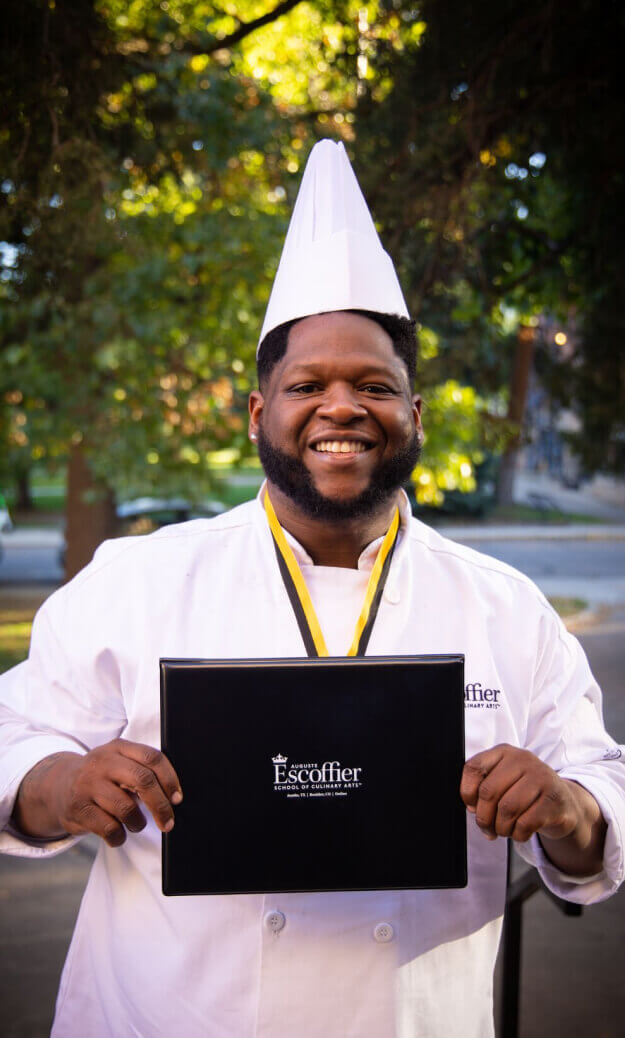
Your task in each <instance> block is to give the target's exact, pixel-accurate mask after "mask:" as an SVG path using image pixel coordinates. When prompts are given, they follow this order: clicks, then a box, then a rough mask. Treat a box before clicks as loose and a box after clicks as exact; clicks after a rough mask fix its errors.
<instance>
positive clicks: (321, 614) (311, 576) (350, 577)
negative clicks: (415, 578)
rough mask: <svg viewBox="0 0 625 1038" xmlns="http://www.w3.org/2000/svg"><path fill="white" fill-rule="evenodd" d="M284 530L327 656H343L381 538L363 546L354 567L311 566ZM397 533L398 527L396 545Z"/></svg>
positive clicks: (351, 636)
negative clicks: (309, 599) (313, 609)
mask: <svg viewBox="0 0 625 1038" xmlns="http://www.w3.org/2000/svg"><path fill="white" fill-rule="evenodd" d="M283 529H284V528H283ZM284 533H285V536H286V538H287V540H288V542H289V544H290V545H291V548H292V549H293V554H294V555H295V558H296V559H297V561H298V564H299V567H300V569H301V571H302V576H303V578H304V580H305V581H306V586H307V588H308V592H309V594H310V597H311V599H312V604H313V606H314V608H315V612H316V614H317V619H318V620H319V623H320V625H321V630H322V632H323V637H324V639H325V643H326V646H327V649H328V652H329V654H330V656H346V655H347V650H348V649H349V647H350V645H351V644H352V640H353V638H354V631H355V629H356V621H357V620H358V617H359V616H360V610H361V609H362V604H363V602H364V600H365V593H366V591H367V584H368V583H369V577H370V576H371V570H372V569H373V565H374V563H375V560H376V558H377V554H378V551H379V550H380V546H381V544H382V541H383V540H384V538H383V537H377V538H376V540H375V541H372V542H371V544H368V545H367V547H366V548H365V549H364V551H363V552H362V553H361V555H360V558H359V559H358V569H345V568H344V567H339V566H315V565H314V563H313V561H312V559H311V558H310V555H309V554H308V552H307V551H306V550H305V548H303V547H302V545H301V544H300V543H299V542H298V541H296V540H295V538H294V537H292V536H291V534H289V533H288V531H287V530H284ZM401 533H402V531H401V527H400V531H399V535H398V541H397V545H398V546H399V542H400V539H401Z"/></svg>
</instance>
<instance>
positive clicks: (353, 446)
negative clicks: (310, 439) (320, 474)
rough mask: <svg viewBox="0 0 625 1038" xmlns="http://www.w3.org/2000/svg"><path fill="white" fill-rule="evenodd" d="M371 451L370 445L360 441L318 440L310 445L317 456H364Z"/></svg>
mask: <svg viewBox="0 0 625 1038" xmlns="http://www.w3.org/2000/svg"><path fill="white" fill-rule="evenodd" d="M370 449H371V444H366V443H363V442H362V440H320V441H319V442H318V443H314V444H312V450H314V451H317V453H318V454H364V452H365V451H368V450H370Z"/></svg>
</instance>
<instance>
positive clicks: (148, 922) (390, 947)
mask: <svg viewBox="0 0 625 1038" xmlns="http://www.w3.org/2000/svg"><path fill="white" fill-rule="evenodd" d="M291 543H292V545H294V547H295V550H296V552H297V554H298V558H299V561H300V563H301V565H302V567H303V571H304V573H305V574H306V575H307V577H308V579H309V582H310V587H311V592H312V597H313V601H314V602H315V605H316V607H317V610H318V613H319V615H320V620H321V623H322V625H324V624H325V634H326V637H328V638H329V640H330V643H331V646H332V650H331V651H342V652H345V651H346V646H347V644H348V643H349V641H350V640H351V633H352V632H351V627H352V623H351V617H350V615H349V614H350V613H351V614H354V616H355V614H356V613H357V612H358V608H359V605H360V600H361V594H362V588H363V587H364V584H363V581H364V582H366V577H367V571H368V570H369V569H370V567H371V559H372V557H373V556H374V555H375V547H376V545H372V546H369V549H367V550H365V552H364V553H363V556H361V559H360V564H359V571H357V572H354V573H348V574H347V576H345V574H344V575H343V578H342V577H341V573H340V572H339V571H332V573H333V575H334V580H333V581H332V580H331V581H330V582H328V574H327V573H323V572H322V571H319V573H317V574H314V573H312V566H311V560H310V559H309V558H308V557H307V556H306V553H305V552H304V551H303V549H302V548H301V547H300V546H299V545H297V544H296V543H295V542H293V540H292V539H291ZM341 580H343V583H342V584H341V586H340V590H339V594H338V595H337V596H336V598H337V601H340V599H341V596H342V597H343V601H344V606H343V607H340V608H339V611H338V612H337V607H336V603H335V601H334V597H333V595H332V594H331V593H330V592H331V590H332V585H335V586H337V587H338V585H339V583H340V582H341ZM342 616H345V617H346V619H344V620H343V621H341V617H342ZM341 622H342V626H343V630H340V627H341ZM337 640H338V643H337ZM341 646H344V648H342V649H341ZM368 653H369V655H386V654H402V653H406V654H408V653H464V654H465V656H466V683H467V685H466V695H465V700H466V707H467V709H466V725H467V730H466V746H467V756H470V755H472V754H474V753H476V752H478V751H479V750H481V749H485V748H487V747H490V746H493V745H495V744H496V743H500V742H508V743H511V744H513V745H518V746H524V747H526V748H528V749H529V750H531V751H533V752H534V753H536V754H537V755H538V756H539V757H541V758H542V759H543V760H545V761H546V762H547V763H548V764H550V765H551V766H552V767H554V768H556V769H557V770H558V771H559V772H560V773H561V774H562V775H563V776H565V777H567V778H572V779H576V780H577V781H579V782H581V783H582V784H583V785H585V786H586V787H587V788H588V789H589V790H590V791H591V792H592V793H593V795H594V796H595V798H596V799H597V801H598V802H599V804H600V806H601V809H602V811H603V814H604V816H605V817H606V820H607V822H608V836H607V842H606V852H605V867H604V870H603V872H602V873H601V874H600V875H598V876H597V877H593V878H591V879H590V880H589V881H587V882H581V883H580V882H576V881H572V880H568V879H567V878H566V877H564V876H562V875H561V874H560V873H559V872H558V871H557V870H556V869H555V868H553V867H552V866H550V865H549V864H548V863H547V862H546V860H545V859H544V857H543V856H542V855H541V853H540V848H539V845H538V841H536V840H535V841H533V842H532V843H530V844H528V845H525V847H524V848H523V855H524V857H526V858H527V860H529V861H531V862H534V863H537V864H538V865H539V867H540V868H541V872H542V875H543V878H544V879H545V881H546V882H547V884H548V885H549V886H550V887H551V888H552V889H553V890H555V891H556V892H557V893H559V894H560V895H561V896H565V897H568V898H569V899H571V900H574V901H578V902H581V903H584V904H586V903H590V902H592V901H598V900H601V899H603V898H605V897H607V896H608V895H609V894H610V893H612V892H613V891H614V890H615V889H616V888H617V886H618V885H619V883H620V882H621V880H622V878H623V871H624V866H623V833H624V832H625V768H624V767H623V763H622V757H621V756H620V752H621V751H620V749H619V747H618V746H617V745H616V744H615V743H614V741H613V740H612V739H611V738H610V737H609V736H608V735H607V734H606V732H605V730H604V728H603V723H602V720H601V712H600V696H599V692H598V689H597V687H596V684H595V682H594V680H593V678H592V675H591V673H590V671H589V668H588V664H587V662H586V659H585V656H584V654H583V652H582V650H581V648H580V646H579V645H578V643H577V642H576V641H575V639H573V638H572V637H571V636H570V635H568V634H567V632H566V631H565V629H564V628H563V626H562V624H561V622H560V621H559V619H558V617H557V616H556V614H555V613H554V611H553V610H552V609H551V607H550V606H549V604H548V603H547V602H546V600H545V599H544V598H543V596H542V595H541V593H540V592H539V591H538V590H537V588H536V587H535V586H534V585H533V584H532V583H531V582H530V581H529V580H528V579H527V578H525V577H524V576H522V575H521V574H520V573H518V572H516V571H515V570H513V569H511V568H510V567H508V566H506V565H504V564H502V563H500V562H497V561H496V560H494V559H490V558H488V557H486V556H483V555H480V554H478V553H476V552H474V551H472V550H470V549H468V548H465V547H462V546H460V545H457V544H454V543H452V542H450V541H447V540H446V539H445V538H443V537H441V536H440V535H439V534H437V533H436V532H435V531H433V530H431V529H429V528H427V527H426V526H424V525H423V524H421V523H419V522H418V521H417V520H415V519H413V518H412V517H411V516H410V514H409V509H408V505H407V502H406V501H405V500H404V501H403V503H402V531H401V537H400V542H399V543H398V546H397V548H396V550H395V554H394V557H393V561H392V564H391V568H390V572H389V576H388V580H387V584H386V588H385V591H384V596H383V600H382V603H381V605H380V610H379V613H378V617H377V621H376V624H375V627H374V629H373V633H372V636H371V641H370V644H369V649H368ZM302 655H304V651H303V646H302V640H301V635H300V633H299V630H298V627H297V623H296V621H295V617H294V615H293V611H292V608H291V605H290V603H289V600H288V597H287V594H286V591H285V589H284V586H283V584H282V579H281V577H280V574H279V570H278V566H277V562H276V558H275V552H274V547H273V543H272V540H271V535H270V532H269V528H268V524H267V520H266V517H265V514H264V511H263V508H262V505H261V503H260V501H259V500H256V501H253V502H250V503H248V504H246V505H243V506H241V507H239V508H236V509H234V510H233V511H231V512H229V513H227V514H224V515H222V516H220V517H218V518H217V519H212V520H203V519H200V520H196V521H193V522H189V523H185V524H182V525H179V526H170V527H167V528H165V529H163V530H160V531H158V532H157V533H155V534H153V535H151V536H150V537H145V538H125V539H120V540H116V541H111V542H107V543H105V544H104V545H102V546H101V547H100V548H99V549H98V551H97V552H96V555H95V557H94V560H93V561H92V562H91V563H90V565H89V566H87V567H86V568H85V569H84V570H83V571H82V572H81V573H80V574H79V575H78V576H77V577H75V578H74V580H73V581H71V583H69V584H68V585H66V586H65V587H63V588H61V589H60V590H59V591H57V592H56V593H55V594H54V595H52V596H51V597H50V598H49V599H48V601H47V602H46V603H45V604H44V605H43V606H42V608H41V610H40V611H39V613H38V614H37V617H36V620H35V623H34V629H33V637H32V645H31V652H30V657H29V659H28V661H27V662H26V663H24V664H21V665H20V666H18V667H16V668H14V669H13V670H12V671H10V672H9V673H8V674H6V675H4V677H3V678H2V679H0V703H2V704H3V705H2V706H1V707H0V710H1V711H2V715H3V716H4V719H5V724H4V729H3V731H4V735H3V742H2V744H1V745H2V753H1V756H0V828H2V827H3V826H6V825H7V823H8V819H9V817H10V814H11V810H12V806H13V803H14V798H15V795H16V792H17V789H18V786H19V783H20V781H21V779H22V777H23V776H24V775H25V773H26V772H27V771H28V770H29V769H30V768H31V767H32V766H33V765H34V764H35V763H37V761H39V760H40V759H41V758H43V757H44V756H47V755H48V754H50V753H54V752H57V751H60V750H72V751H78V752H85V751H86V750H88V749H89V748H91V747H94V746H98V745H100V744H102V743H105V742H108V741H109V740H110V739H113V738H115V737H117V736H120V735H121V736H122V737H125V738H128V739H131V740H133V741H136V742H140V743H148V744H151V745H155V746H158V745H159V671H158V660H159V657H161V656H164V657H195V658H198V657H206V658H210V657H213V658H235V657H248V658H249V657H258V658H262V657H292V656H302ZM258 693H259V695H262V687H259V690H258ZM440 737H441V733H439V732H436V731H433V732H432V738H433V739H436V738H440ZM234 744H236V736H233V745H234ZM410 824H411V819H410V809H409V807H408V808H407V811H406V825H410ZM285 838H286V834H285ZM71 842H72V840H70V839H67V840H62V841H57V842H53V843H45V844H44V843H41V844H39V845H37V843H36V841H31V842H28V841H25V840H21V839H20V838H19V837H18V836H17V835H16V834H14V833H12V832H11V831H10V830H9V831H5V832H3V833H2V834H1V835H0V849H2V850H5V851H7V852H9V853H15V854H23V855H30V856H36V855H45V854H48V855H49V854H53V853H56V852H58V851H60V850H62V849H64V848H65V847H67V846H69V845H70V844H71ZM160 842H161V840H160V833H159V832H158V830H157V828H156V826H155V824H154V822H153V821H152V820H151V819H149V820H148V824H147V826H146V828H145V829H144V830H143V832H141V833H138V834H129V835H128V838H127V840H126V843H125V844H124V846H123V847H121V848H116V849H112V848H110V847H108V846H107V845H106V844H105V843H104V842H101V843H100V846H99V851H98V855H97V858H96V861H95V863H94V866H93V869H92V872H91V876H90V879H89V882H88V885H87V889H86V892H85V895H84V898H83V902H82V905H81V909H80V913H79V917H78V921H77V924H76V929H75V933H74V937H73V940H72V944H71V948H70V951H69V955H68V959H67V962H66V965H65V969H64V972H63V977H62V980H61V987H60V991H59V998H58V1002H57V1013H56V1019H55V1024H54V1029H53V1035H54V1036H55V1038H76V1035H81V1038H120V1035H127V1034H128V1035H130V1034H133V1035H141V1036H142V1038H156V1036H162V1038H171V1035H172V1034H175V1033H181V1034H184V1035H185V1038H200V1036H202V1038H206V1036H208V1038H278V1036H283V1035H288V1036H289V1038H291V1036H295V1035H297V1036H298V1038H415V1036H419V1038H440V1036H441V1035H446V1036H447V1038H460V1036H462V1038H486V1036H488V1035H492V1034H493V1025H492V974H493V964H494V959H495V954H496V950H497V944H498V940H499V934H500V929H501V916H502V912H503V907H504V898H505V859H506V842H505V841H504V840H501V839H500V840H496V841H493V842H490V841H488V840H486V839H485V838H484V836H483V835H482V834H481V833H480V832H479V831H478V830H477V828H476V826H475V822H474V819H473V817H472V816H469V817H468V845H469V883H468V886H467V887H466V889H463V890H441V891H437V890H433V891H374V892H349V893H341V892H338V893H328V894H324V893H321V894H319V893H317V894H268V895H266V896H262V895H242V896H228V897H179V898H165V897H163V896H162V894H161V874H160ZM423 848H424V851H423V853H428V834H427V833H423ZM276 853H280V836H279V834H278V837H277V839H276ZM381 924H382V925H381Z"/></svg>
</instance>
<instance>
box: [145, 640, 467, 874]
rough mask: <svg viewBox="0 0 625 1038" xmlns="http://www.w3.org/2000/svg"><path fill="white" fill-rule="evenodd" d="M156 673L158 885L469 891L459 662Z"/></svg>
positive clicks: (211, 667)
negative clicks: (160, 790)
mask: <svg viewBox="0 0 625 1038" xmlns="http://www.w3.org/2000/svg"><path fill="white" fill-rule="evenodd" d="M160 670H161V742H162V748H163V752H164V753H165V754H166V755H167V756H168V758H169V759H170V760H171V762H172V764H173V766H174V768H175V769H176V772H177V773H178V776H179V778H180V782H181V785H182V790H183V794H184V800H183V802H182V804H180V806H179V807H177V808H176V809H175V814H176V822H175V825H174V828H173V830H172V831H171V832H170V833H165V834H163V893H164V894H246V893H248V894H251V893H270V892H283V891H326V890H384V889H415V888H435V887H463V886H465V885H466V882H467V859H466V815H465V808H464V805H463V803H462V801H461V799H460V793H459V788H460V778H461V774H462V767H463V764H464V657H463V656H397V657H375V656H374V657H364V658H343V657H341V658H338V657H337V658H334V657H328V658H322V659H286V660H173V659H164V660H161V661H160Z"/></svg>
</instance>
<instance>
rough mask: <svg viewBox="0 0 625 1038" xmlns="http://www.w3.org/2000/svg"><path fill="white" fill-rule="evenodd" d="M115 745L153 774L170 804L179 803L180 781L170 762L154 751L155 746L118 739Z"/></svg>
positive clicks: (180, 794)
mask: <svg viewBox="0 0 625 1038" xmlns="http://www.w3.org/2000/svg"><path fill="white" fill-rule="evenodd" d="M117 744H118V748H119V750H120V753H123V754H124V756H126V757H130V758H131V759H132V760H134V761H136V762H137V764H141V765H142V766H143V767H144V768H149V769H150V770H151V771H153V772H154V774H155V775H156V777H157V779H158V781H159V785H160V786H161V789H162V790H163V792H164V793H165V796H166V797H167V798H168V799H169V800H170V801H171V802H172V804H179V803H180V801H181V800H182V788H181V786H180V779H179V778H178V776H177V774H176V772H175V771H174V768H173V767H172V764H171V762H170V761H169V760H168V759H167V757H166V756H165V754H164V753H163V752H162V751H161V750H158V749H156V747H155V746H145V745H144V744H143V743H138V742H129V741H128V740H127V739H118V740H117Z"/></svg>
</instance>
